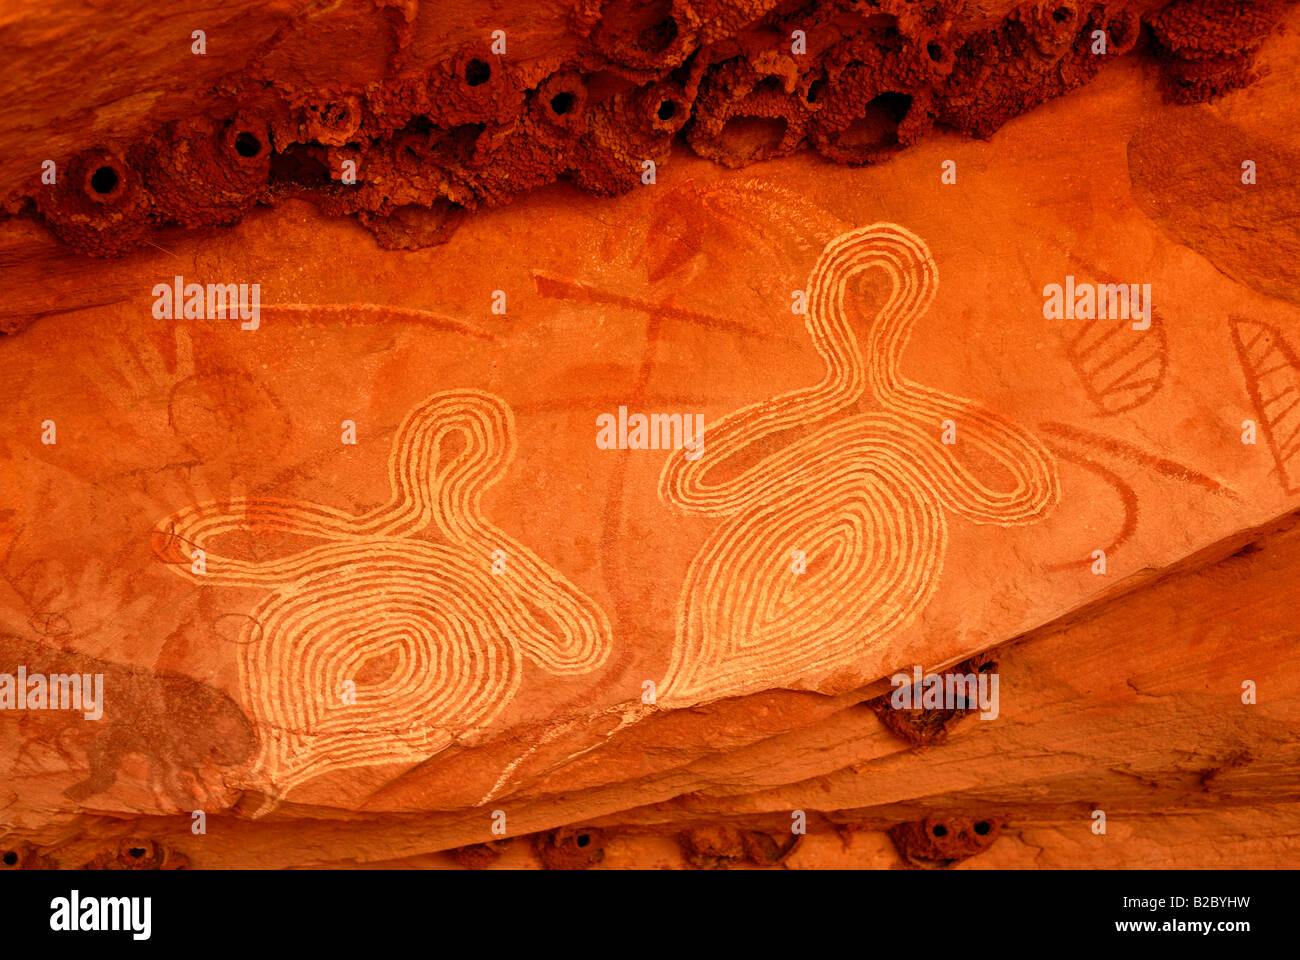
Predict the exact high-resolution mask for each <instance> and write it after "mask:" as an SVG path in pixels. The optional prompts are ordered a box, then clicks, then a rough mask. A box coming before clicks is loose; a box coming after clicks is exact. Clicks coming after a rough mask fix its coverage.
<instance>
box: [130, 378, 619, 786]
mask: <svg viewBox="0 0 1300 960" xmlns="http://www.w3.org/2000/svg"><path fill="white" fill-rule="evenodd" d="M514 432H515V427H514V421H513V417H512V415H511V412H510V409H509V407H508V406H507V405H506V404H505V403H504V402H503V401H502V400H501V399H500V398H499V397H495V396H493V395H491V394H488V393H483V392H480V391H472V390H463V391H447V392H443V393H438V394H435V395H433V396H432V397H430V398H429V399H428V400H426V401H425V402H424V403H422V404H420V405H419V406H418V407H417V408H416V409H415V410H413V411H412V412H411V413H410V414H409V415H408V416H407V418H406V420H405V421H404V422H403V423H402V426H401V428H400V430H399V432H398V435H397V437H396V439H395V440H394V443H393V448H392V452H391V454H390V456H389V461H388V472H389V481H390V484H391V489H392V499H391V500H390V501H389V502H388V503H386V504H384V505H383V506H381V507H378V508H376V509H375V510H373V511H371V512H369V513H367V514H363V515H361V516H351V515H348V514H346V513H344V512H342V511H340V510H337V509H334V508H331V507H328V506H325V505H320V504H312V503H302V502H298V501H292V500H271V499H238V500H229V501H209V502H206V503H202V504H199V505H197V506H194V507H187V508H184V509H181V510H179V511H177V512H176V513H175V514H173V515H171V516H170V517H167V518H166V519H164V520H162V521H161V522H160V523H159V525H158V527H157V528H156V530H155V534H154V538H155V548H156V550H157V552H158V555H159V557H160V558H161V559H163V560H164V561H165V562H167V563H169V564H171V565H172V566H171V569H173V570H174V571H176V572H177V573H178V574H180V575H182V576H185V577H187V578H189V579H191V580H192V581H195V582H200V583H205V584H215V585H220V586H231V587H252V588H258V589H263V590H267V591H269V592H268V593H267V594H266V595H265V597H264V598H263V599H262V600H261V601H260V602H259V603H258V604H257V606H256V607H254V608H253V610H252V611H250V613H249V615H248V619H247V621H246V622H245V624H244V625H243V628H242V630H241V635H240V639H239V644H238V652H239V655H240V661H239V664H240V678H241V684H242V688H243V694H244V698H245V701H246V703H247V705H248V708H249V709H250V710H251V711H252V713H253V715H254V716H255V717H256V718H257V721H258V726H259V729H260V732H261V739H262V748H261V753H260V754H259V756H258V759H257V768H258V771H259V775H260V776H262V777H264V778H265V779H266V780H267V781H268V782H269V783H270V784H272V785H273V788H274V791H275V794H276V795H277V796H282V795H284V794H286V793H288V792H289V791H290V790H292V789H293V787H294V786H296V785H297V784H299V783H302V782H304V781H306V780H309V779H311V778H313V777H315V776H318V775H320V774H321V773H324V772H326V771H330V770H341V769H346V768H349V767H356V766H364V765H374V764H382V763H399V762H403V761H407V762H409V761H413V760H415V761H418V760H424V759H427V758H428V757H429V756H431V755H433V754H436V753H437V752H438V751H440V750H442V749H444V748H445V747H446V746H448V745H449V744H451V743H453V742H455V741H456V740H458V739H459V738H461V737H464V736H466V735H468V734H472V733H473V732H475V731H476V730H478V729H480V728H482V727H484V726H486V725H487V724H489V723H491V722H492V720H493V719H494V718H495V717H496V715H497V714H499V713H500V711H501V710H502V709H503V708H504V707H505V706H506V705H507V704H508V703H509V701H510V700H511V698H512V697H513V696H514V695H515V693H516V692H517V691H518V689H519V684H520V680H521V673H522V660H523V658H524V657H525V656H527V657H528V658H529V659H530V660H531V661H533V662H534V663H536V664H537V665H539V666H541V667H543V668H544V669H546V670H548V671H550V672H552V673H556V674H581V673H585V672H588V671H591V670H593V669H594V668H596V667H598V666H600V664H601V663H603V662H604V660H605V658H606V657H607V656H608V655H609V652H610V632H609V624H608V622H607V620H606V617H605V614H604V613H603V612H602V611H601V610H600V609H599V608H598V607H597V606H596V605H595V604H594V603H592V601H591V600H590V599H589V598H587V597H585V596H583V595H582V594H581V592H579V591H578V590H577V589H576V588H574V587H573V586H572V585H571V584H569V583H568V582H567V581H565V579H564V578H563V577H562V576H561V575H560V574H559V573H558V572H556V571H555V570H554V569H552V568H551V567H550V566H548V565H547V564H546V563H545V561H543V560H542V559H541V558H540V557H538V556H537V555H536V554H534V553H533V552H532V551H530V550H529V549H528V548H527V547H525V546H523V545H522V544H520V543H518V542H516V541H515V540H513V539H511V538H510V537H509V536H508V535H506V534H505V533H504V532H502V531H500V530H497V529H496V528H494V527H493V526H492V525H491V524H489V523H487V522H486V521H485V520H484V519H483V517H482V514H481V509H480V506H479V503H480V500H481V498H482V495H483V492H484V490H485V489H486V488H488V487H490V486H492V485H493V484H494V483H496V482H497V481H498V480H499V479H500V477H501V474H502V472H503V470H504V468H505V467H506V465H508V464H509V462H510V461H511V459H512V458H513V457H514V451H515V438H514ZM235 532H244V533H247V534H249V535H251V536H253V537H257V536H261V535H268V534H269V535H275V534H292V535H294V536H297V537H305V538H310V539H311V540H314V541H317V542H318V545H317V546H313V547H309V548H307V549H303V550H300V551H296V552H293V553H289V554H286V555H284V556H281V557H277V558H275V559H241V558H239V557H236V556H233V555H226V554H223V553H222V552H221V549H222V538H223V537H224V536H226V535H228V534H231V533H235ZM426 532H427V533H433V534H436V535H437V536H438V537H439V538H440V539H441V540H442V541H443V542H441V543H435V542H431V541H429V540H427V539H422V538H420V537H419V536H418V535H419V534H423V533H426ZM349 694H351V696H349Z"/></svg>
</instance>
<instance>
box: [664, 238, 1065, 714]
mask: <svg viewBox="0 0 1300 960" xmlns="http://www.w3.org/2000/svg"><path fill="white" fill-rule="evenodd" d="M873 267H874V268H879V269H882V270H884V271H885V273H886V274H887V275H888V277H889V279H890V280H891V281H892V289H891V292H890V295H889V297H888V300H887V301H886V303H885V304H884V306H883V307H882V308H881V309H880V311H879V313H878V314H877V315H876V317H875V319H874V321H873V322H872V323H871V325H870V327H869V328H868V330H867V332H866V340H865V343H863V344H859V342H858V339H857V337H856V336H855V334H854V332H853V330H852V329H851V327H850V324H849V320H848V317H847V316H846V310H845V291H846V288H847V287H848V285H849V283H850V281H852V280H854V278H855V277H857V276H858V275H860V274H862V273H863V272H864V271H866V270H869V269H871V268H873ZM937 287H938V274H937V271H936V269H935V265H934V260H933V259H932V258H931V256H930V251H929V249H928V248H927V247H926V245H925V243H924V242H923V241H922V240H921V239H920V238H919V237H917V236H915V235H914V234H912V233H910V232H909V231H907V230H905V229H903V228H902V227H900V226H897V225H895V224H889V223H878V224H873V225H872V226H869V227H863V228H860V229H858V230H853V231H851V232H849V233H845V234H843V235H841V236H840V237H837V238H836V239H835V240H833V241H831V242H830V243H829V244H828V245H827V246H826V249H825V250H824V251H823V252H822V255H821V257H820V259H819V260H818V262H817V265H816V267H815V268H814V269H813V272H812V276H811V278H810V280H809V284H808V313H807V317H806V323H807V328H808V332H809V333H810V334H811V335H812V338H813V343H814V345H815V346H816V349H817V351H818V353H819V354H820V355H821V356H822V358H823V360H824V361H825V364H826V373H825V376H824V377H823V378H822V380H821V382H820V383H818V384H816V385H815V386H811V387H806V388H803V389H799V390H794V391H791V392H789V393H785V394H781V395H779V396H776V397H773V398H771V399H769V400H764V401H761V402H758V403H755V404H752V405H750V406H747V407H744V408H742V409H740V410H737V411H735V412H734V413H731V414H729V415H727V416H726V417H724V418H723V419H722V420H721V421H719V422H718V423H715V424H713V425H711V426H709V427H708V429H707V431H706V436H707V443H706V444H705V448H706V449H705V453H704V455H703V456H701V457H700V458H699V459H697V460H694V461H692V460H688V459H686V458H685V456H684V455H682V454H681V453H678V454H674V455H673V456H672V458H670V460H669V461H668V463H667V464H666V465H665V467H664V471H663V474H662V476H661V478H660V496H661V497H662V498H663V499H664V500H665V501H667V502H668V503H670V504H672V505H674V506H676V507H678V508H680V509H682V510H685V511H688V512H691V513H696V514H701V515H704V516H709V517H716V518H719V519H721V520H722V521H723V522H722V524H721V525H720V526H719V527H717V528H716V529H715V530H714V531H713V532H712V534H711V535H710V537H709V538H708V540H707V542H706V543H705V544H704V546H703V547H702V548H701V549H700V551H699V553H698V554H697V555H696V557H695V559H694V561H693V562H692V564H691V567H690V570H689V572H688V574H687V579H686V583H685V585H684V586H683V589H682V594H681V600H680V601H679V608H678V624H677V638H676V643H675V645H674V649H673V654H672V659H671V662H670V665H669V669H668V673H667V676H666V677H665V678H664V681H663V683H662V684H661V687H660V703H661V704H664V703H665V702H666V701H672V702H682V703H687V702H698V701H701V700H706V699H716V698H720V697H725V696H737V695H740V694H742V693H747V692H752V691H755V690H760V689H766V688H769V687H772V686H775V685H780V684H790V683H794V682H795V681H798V680H801V679H804V680H807V679H812V680H814V681H815V680H816V679H817V678H818V677H819V676H823V675H826V674H828V673H830V672H831V671H833V670H834V669H836V668H838V667H843V666H846V665H848V664H851V663H852V662H853V661H854V660H855V659H856V658H859V657H861V656H862V655H863V654H864V653H866V652H868V651H870V650H872V649H873V648H875V647H876V646H878V644H879V643H880V642H881V641H882V640H883V639H885V638H887V637H889V636H890V635H891V634H892V633H894V632H895V631H897V630H899V629H900V628H901V627H903V626H905V625H906V624H907V623H908V622H909V621H911V620H912V619H913V618H914V617H915V616H916V615H917V614H918V613H919V612H920V610H921V609H922V608H923V607H924V606H925V604H926V602H927V601H928V600H929V598H930V597H931V595H932V594H933V592H934V590H935V588H936V586H937V584H938V580H939V577H940V574H941V572H942V567H943V558H944V554H945V551H946V545H947V520H946V517H945V510H947V511H951V512H953V513H956V514H957V515H959V516H962V517H965V518H966V519H967V520H971V521H973V522H975V523H991V524H1004V525H1007V524H1025V523H1032V522H1034V521H1035V520H1037V519H1039V518H1041V517H1043V516H1044V515H1045V514H1046V512H1047V511H1048V510H1049V509H1050V508H1051V506H1052V505H1053V504H1054V503H1055V502H1056V500H1057V499H1058V497H1059V484H1058V479H1057V474H1056V464H1055V461H1054V460H1053V459H1052V457H1051V454H1050V453H1049V452H1048V451H1047V450H1046V449H1045V448H1044V446H1043V445H1042V444H1041V443H1040V442H1039V441H1038V440H1037V439H1036V438H1035V437H1034V436H1033V435H1032V434H1030V433H1029V432H1028V431H1026V430H1023V429H1021V428H1020V427H1019V426H1017V425H1016V424H1014V423H1011V422H1009V421H1008V420H1006V419H1004V418H1002V417H1000V416H998V415H997V414H996V413H994V412H992V411H990V410H987V409H985V408H984V407H981V406H979V405H978V404H976V403H975V402H974V401H971V400H965V399H962V398H961V397H955V396H951V395H949V394H947V393H943V392H941V391H939V390H933V389H930V388H927V387H924V386H922V385H920V384H917V383H914V382H912V381H910V380H908V379H907V378H906V377H904V376H903V374H902V373H901V372H900V369H899V362H900V359H901V357H902V354H903V350H904V348H905V347H906V346H907V341H908V338H909V336H910V335H911V331H912V327H913V325H914V324H915V322H916V321H917V319H918V318H919V317H921V316H922V315H923V314H924V313H925V311H926V309H927V308H928V307H929V306H930V303H931V301H932V300H933V299H934V294H935V290H936V289H937ZM868 392H869V394H870V397H871V398H874V400H875V403H876V404H877V405H878V406H879V407H880V408H881V409H880V410H879V411H871V412H862V410H861V407H860V404H862V402H863V401H864V400H866V399H867V395H868ZM945 421H952V423H953V425H955V428H956V436H957V437H958V438H959V439H958V442H957V443H956V444H953V445H948V444H944V443H942V442H941V435H942V432H943V429H944V423H945ZM784 431H791V432H792V433H794V432H797V436H794V437H791V436H786V437H782V436H781V434H782V433H783V432H784ZM971 452H974V453H975V454H976V456H974V457H969V456H963V454H969V453H971ZM964 460H965V461H966V462H963V461H964ZM972 461H973V462H980V463H983V464H996V465H997V466H998V467H1000V468H1001V472H1002V473H1004V474H1005V475H1006V478H1007V479H1006V480H1004V481H1003V482H1002V483H1001V485H1000V488H999V489H992V488H990V487H989V486H986V485H985V484H984V483H983V482H982V481H981V480H980V478H979V477H977V476H976V475H975V474H974V473H973V472H972V471H971V470H970V469H969V468H968V466H967V463H968V462H972ZM720 467H721V468H722V469H719V468H720ZM724 471H725V472H724ZM715 472H716V473H723V474H724V475H723V476H722V477H720V478H718V479H711V475H713V474H715ZM796 551H798V553H796ZM799 556H802V557H804V558H806V559H805V563H806V572H804V573H803V574H802V575H795V574H794V573H793V570H794V565H793V564H792V562H791V558H792V557H799Z"/></svg>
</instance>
